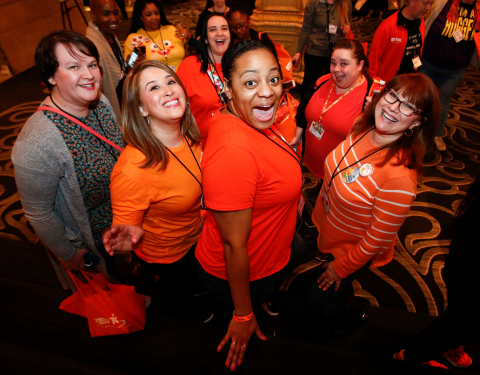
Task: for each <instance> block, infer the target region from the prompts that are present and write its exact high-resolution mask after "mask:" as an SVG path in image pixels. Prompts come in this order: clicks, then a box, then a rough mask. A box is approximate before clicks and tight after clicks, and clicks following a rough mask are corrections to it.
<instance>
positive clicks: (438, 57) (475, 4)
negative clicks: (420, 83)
mask: <svg viewBox="0 0 480 375" xmlns="http://www.w3.org/2000/svg"><path fill="white" fill-rule="evenodd" d="M476 32H480V1H475V0H462V1H460V0H438V1H436V2H435V4H434V5H433V9H432V12H431V13H430V14H429V16H428V18H427V19H426V20H425V34H426V37H425V47H424V48H423V54H422V67H421V72H422V73H425V74H426V75H427V76H429V77H430V78H431V79H432V81H433V83H435V85H436V86H437V88H438V92H439V94H440V105H441V111H440V125H439V127H438V129H437V134H436V136H435V147H436V148H437V150H438V151H446V149H447V146H446V145H445V142H444V141H443V138H442V136H443V129H444V128H445V124H446V123H447V118H448V112H449V110H450V101H451V100H452V96H453V94H454V93H455V90H456V89H457V86H458V85H459V84H460V81H461V80H462V78H463V76H464V75H465V71H466V69H467V67H468V65H471V66H473V67H474V68H475V69H477V70H478V55H477V50H476V48H475V41H474V40H473V36H474V34H475V33H476Z"/></svg>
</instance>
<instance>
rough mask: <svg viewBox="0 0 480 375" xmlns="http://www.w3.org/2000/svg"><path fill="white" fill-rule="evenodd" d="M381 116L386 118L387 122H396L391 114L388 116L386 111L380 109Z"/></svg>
mask: <svg viewBox="0 0 480 375" xmlns="http://www.w3.org/2000/svg"><path fill="white" fill-rule="evenodd" d="M382 117H383V118H384V119H385V120H387V121H388V122H391V123H396V122H398V120H397V119H396V118H394V117H392V116H389V115H387V113H386V112H385V111H382Z"/></svg>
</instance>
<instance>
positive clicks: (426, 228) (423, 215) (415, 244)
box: [0, 0, 480, 315]
mask: <svg viewBox="0 0 480 375" xmlns="http://www.w3.org/2000/svg"><path fill="white" fill-rule="evenodd" d="M203 6H204V1H203V0H202V1H201V0H194V1H189V2H187V3H182V4H174V5H168V6H166V9H165V10H166V12H167V14H168V17H169V20H170V21H171V22H172V23H174V24H176V23H177V22H181V23H182V25H183V26H184V27H188V28H189V29H190V30H192V31H193V30H194V26H195V21H196V19H197V17H198V14H199V13H200V10H201V9H202V8H203ZM379 22H380V21H379V20H377V19H370V20H365V19H363V18H356V19H354V21H353V31H354V33H355V35H356V37H357V39H359V40H360V41H367V42H370V41H371V39H372V36H373V33H374V31H375V29H376V27H377V26H378V24H379ZM479 84H480V75H479V73H478V72H474V71H469V72H467V74H466V76H465V78H464V79H463V81H462V83H461V85H460V86H459V87H458V89H457V91H456V93H455V96H454V98H453V101H452V107H451V110H450V115H449V119H448V123H447V128H446V133H447V134H446V138H445V141H446V144H447V147H448V150H447V151H446V152H443V153H440V152H437V151H432V152H431V153H430V154H428V155H427V157H426V159H425V166H426V173H425V178H424V180H423V181H422V182H421V183H420V184H419V187H418V191H417V198H416V200H415V201H414V203H413V206H412V209H411V211H410V213H409V216H408V218H407V220H406V222H405V224H404V225H403V227H402V228H401V230H400V232H399V236H398V240H397V242H396V251H395V256H394V260H393V262H391V263H390V264H389V265H387V266H384V267H381V268H379V269H372V270H369V271H368V272H366V273H365V274H364V275H362V276H361V277H360V278H359V279H358V281H356V282H355V283H354V293H355V295H356V296H357V297H363V298H365V299H366V300H367V301H368V302H369V303H370V304H371V305H374V306H382V307H391V308H397V309H401V310H407V311H409V312H420V313H425V314H430V315H437V314H438V313H439V312H441V311H442V310H443V308H444V306H445V305H446V303H447V301H446V291H445V285H444V282H443V277H442V269H443V264H444V259H445V254H447V253H448V244H449V242H450V240H449V234H448V228H449V226H450V223H451V220H452V218H453V216H454V212H455V209H456V207H457V205H458V203H459V200H460V199H461V198H462V197H463V196H464V194H465V191H466V190H467V189H468V187H469V185H470V184H471V183H472V181H473V180H474V178H475V177H476V176H477V174H478V173H479V154H480V128H479V125H480V123H479V120H480V119H479V117H480V116H479V114H478V112H479V110H480V106H479V105H478V104H476V103H477V102H479V103H480V88H479V87H480V86H479ZM45 96H46V91H45V88H44V87H43V86H42V85H41V84H40V81H39V79H38V78H37V76H36V73H35V71H34V70H33V69H30V70H27V71H26V72H24V73H21V74H19V75H17V76H15V77H13V78H12V79H10V80H7V81H5V82H3V83H2V84H0V98H1V101H0V248H2V249H3V250H4V251H6V250H5V249H4V248H3V246H1V244H2V238H5V239H10V240H17V241H29V242H37V241H38V238H37V237H36V235H35V234H34V232H33V230H32V228H31V226H30V225H29V224H28V222H27V221H26V220H25V217H24V215H23V212H22V209H21V205H20V202H19V197H18V193H17V191H16V188H15V182H14V171H13V166H12V162H11V160H10V154H11V149H12V146H13V144H14V142H15V139H16V137H17V135H18V133H19V132H20V130H21V129H22V126H23V125H24V123H25V121H26V120H27V118H28V117H29V116H30V115H32V114H33V113H34V111H35V109H36V108H37V107H38V105H39V104H40V102H41V101H42V100H43V99H44V97H45ZM304 178H305V183H304V186H303V189H304V192H305V194H306V196H307V205H306V210H307V211H308V212H311V211H312V209H313V206H314V205H315V201H316V198H317V196H318V192H319V185H318V180H317V179H316V178H315V177H314V176H313V175H312V174H310V173H309V172H308V170H307V169H304ZM300 233H301V234H302V236H303V237H304V238H305V239H306V240H307V242H308V243H309V244H310V246H311V251H310V252H309V254H308V258H307V259H306V262H305V263H304V264H303V265H302V266H300V267H299V268H298V269H297V271H296V272H295V274H294V275H292V277H291V279H290V280H289V284H287V285H285V287H286V289H288V290H290V291H292V292H298V293H300V294H305V293H306V291H307V290H308V287H309V286H310V285H311V283H312V282H313V280H314V278H315V273H316V272H317V269H318V267H319V266H321V263H320V262H318V261H317V260H315V259H314V256H315V239H316V230H315V229H314V228H309V227H307V226H305V225H304V226H302V228H301V231H300ZM9 251H14V250H9ZM121 258H122V259H121V261H126V262H128V260H129V257H121Z"/></svg>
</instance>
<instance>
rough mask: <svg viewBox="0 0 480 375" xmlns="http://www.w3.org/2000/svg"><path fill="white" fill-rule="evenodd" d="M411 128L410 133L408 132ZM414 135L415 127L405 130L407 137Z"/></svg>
mask: <svg viewBox="0 0 480 375" xmlns="http://www.w3.org/2000/svg"><path fill="white" fill-rule="evenodd" d="M409 130H410V133H408V134H407V132H408V131H409ZM412 135H413V129H410V128H408V129H407V130H405V136H406V137H411V136H412Z"/></svg>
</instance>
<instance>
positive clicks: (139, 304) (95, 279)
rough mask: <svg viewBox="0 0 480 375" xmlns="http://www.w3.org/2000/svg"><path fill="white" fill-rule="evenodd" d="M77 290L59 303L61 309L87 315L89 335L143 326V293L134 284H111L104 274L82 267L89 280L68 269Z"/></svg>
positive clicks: (139, 328)
mask: <svg viewBox="0 0 480 375" xmlns="http://www.w3.org/2000/svg"><path fill="white" fill-rule="evenodd" d="M68 273H69V274H70V276H71V277H72V280H73V281H74V283H75V285H76V286H77V288H78V291H77V292H76V293H74V294H73V295H71V296H70V297H68V298H67V299H65V300H64V301H63V302H62V303H61V304H60V309H61V310H63V311H66V312H69V313H72V314H76V315H80V316H83V317H85V318H87V319H88V327H89V328H90V334H91V335H92V337H97V336H112V335H123V334H127V333H132V332H136V331H140V330H142V329H144V327H145V316H146V309H145V296H143V295H141V294H138V293H137V292H135V289H134V288H133V286H128V285H123V284H112V283H109V282H108V281H107V279H106V278H105V275H104V274H102V273H97V274H95V275H93V274H90V273H87V272H84V271H82V274H83V275H84V276H85V278H86V279H87V280H88V283H87V284H84V283H83V282H81V281H80V280H79V279H78V278H77V277H76V276H75V275H74V274H72V273H71V272H70V271H68Z"/></svg>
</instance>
